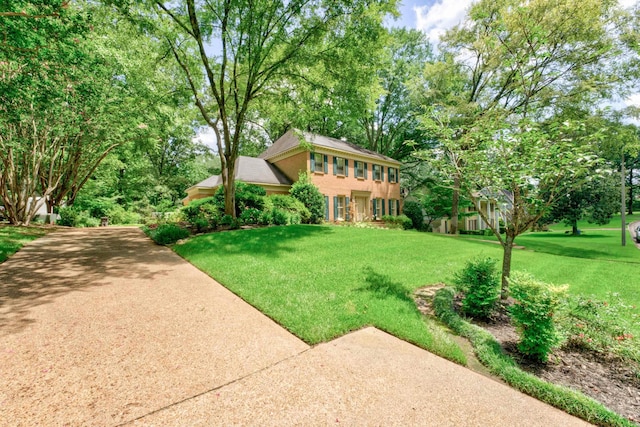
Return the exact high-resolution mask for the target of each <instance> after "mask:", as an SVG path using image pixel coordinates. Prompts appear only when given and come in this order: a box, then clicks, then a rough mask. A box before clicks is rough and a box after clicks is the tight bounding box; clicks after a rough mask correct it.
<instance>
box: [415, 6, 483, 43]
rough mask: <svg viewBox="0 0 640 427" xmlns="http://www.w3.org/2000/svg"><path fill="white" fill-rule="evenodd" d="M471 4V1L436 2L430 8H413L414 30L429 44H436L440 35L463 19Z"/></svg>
mask: <svg viewBox="0 0 640 427" xmlns="http://www.w3.org/2000/svg"><path fill="white" fill-rule="evenodd" d="M472 3H473V0H436V3H434V4H433V5H431V6H414V8H413V10H414V12H415V13H416V28H417V29H418V30H420V31H423V32H424V33H425V34H426V35H427V37H428V38H429V40H430V41H431V43H433V44H438V42H439V41H440V36H441V35H443V34H444V33H445V32H446V31H447V30H448V29H449V28H451V27H453V26H455V25H457V24H459V23H460V22H461V21H462V20H463V19H464V17H465V15H466V13H467V10H468V9H469V7H470V6H471V4H472Z"/></svg>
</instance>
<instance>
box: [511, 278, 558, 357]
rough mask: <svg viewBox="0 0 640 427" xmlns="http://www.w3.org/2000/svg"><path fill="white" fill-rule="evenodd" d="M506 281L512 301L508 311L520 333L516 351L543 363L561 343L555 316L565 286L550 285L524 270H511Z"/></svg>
mask: <svg viewBox="0 0 640 427" xmlns="http://www.w3.org/2000/svg"><path fill="white" fill-rule="evenodd" d="M509 282H510V283H509V289H510V292H511V296H512V297H513V299H514V300H515V304H514V305H512V306H511V307H510V308H509V312H510V314H511V319H512V321H513V323H514V324H515V325H516V327H517V328H518V332H519V333H520V343H519V344H518V350H520V352H521V353H522V354H524V355H525V356H527V357H529V358H531V359H534V360H537V361H542V362H545V361H546V360H547V358H548V356H549V353H550V352H551V350H552V349H553V348H554V347H555V346H557V345H558V344H559V343H560V336H559V334H558V333H557V332H556V327H555V322H554V315H555V314H556V311H557V309H558V307H559V305H560V302H561V298H563V297H564V296H565V294H566V287H552V286H550V285H548V284H546V283H544V282H541V281H539V280H536V279H535V278H534V277H533V276H531V275H529V274H524V273H513V274H512V275H511V277H510V279H509Z"/></svg>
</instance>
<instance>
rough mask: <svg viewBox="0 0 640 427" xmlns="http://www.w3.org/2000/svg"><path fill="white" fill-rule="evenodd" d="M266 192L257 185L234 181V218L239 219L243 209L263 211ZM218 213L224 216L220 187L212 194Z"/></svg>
mask: <svg viewBox="0 0 640 427" xmlns="http://www.w3.org/2000/svg"><path fill="white" fill-rule="evenodd" d="M266 195H267V191H266V190H265V189H264V188H262V187H260V186H259V185H254V184H247V183H245V182H242V181H236V216H237V217H240V215H242V211H244V210H245V209H257V210H259V211H261V210H263V209H264V203H265V197H266ZM213 198H214V199H215V201H216V206H217V207H218V212H219V213H220V215H223V214H224V187H223V186H222V185H221V186H220V187H218V190H217V191H216V193H215V194H214V196H213Z"/></svg>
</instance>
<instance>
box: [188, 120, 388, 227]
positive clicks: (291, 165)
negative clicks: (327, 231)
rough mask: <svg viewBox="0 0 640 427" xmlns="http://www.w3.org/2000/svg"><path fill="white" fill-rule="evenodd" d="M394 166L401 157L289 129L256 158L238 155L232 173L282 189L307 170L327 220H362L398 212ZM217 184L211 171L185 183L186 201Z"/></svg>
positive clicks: (272, 189)
mask: <svg viewBox="0 0 640 427" xmlns="http://www.w3.org/2000/svg"><path fill="white" fill-rule="evenodd" d="M399 168H400V162H398V161H396V160H394V159H392V158H390V157H387V156H384V155H382V154H379V153H376V152H374V151H371V150H367V149H364V148H362V147H359V146H357V145H354V144H351V143H348V142H346V141H342V140H339V139H335V138H329V137H325V136H321V135H315V134H311V133H308V132H300V131H297V130H290V131H289V132H287V133H285V134H284V135H283V136H282V137H280V138H279V139H278V140H277V141H275V142H274V143H273V145H271V147H269V148H268V149H267V150H266V151H264V152H263V153H262V154H260V156H259V157H258V158H251V157H240V158H239V159H238V161H237V163H236V179H237V180H240V181H244V182H247V183H251V184H256V185H260V186H263V187H264V188H265V189H266V190H267V194H279V193H280V194H282V193H287V192H288V191H289V188H290V187H291V184H292V183H293V182H295V181H296V180H297V179H298V177H299V175H300V173H301V172H307V173H308V174H309V176H310V177H311V181H312V182H313V183H314V184H315V185H316V186H317V187H318V189H319V190H320V192H321V193H322V194H323V195H324V198H325V208H326V209H325V219H326V220H327V221H350V220H352V221H367V220H374V219H379V218H381V217H382V216H383V215H399V214H400V210H401V199H400V174H399V172H400V170H399ZM220 185H222V180H221V179H220V176H212V177H210V178H207V179H206V180H204V181H202V182H200V183H198V184H196V185H194V186H193V187H190V188H188V189H187V194H188V196H187V198H185V200H184V202H185V204H187V203H188V202H189V201H190V200H194V199H198V198H201V197H208V196H211V195H213V193H215V191H216V189H217V187H219V186H220Z"/></svg>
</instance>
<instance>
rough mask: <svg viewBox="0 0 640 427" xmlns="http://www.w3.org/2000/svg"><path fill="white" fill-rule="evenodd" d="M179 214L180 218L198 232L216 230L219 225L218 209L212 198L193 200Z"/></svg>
mask: <svg viewBox="0 0 640 427" xmlns="http://www.w3.org/2000/svg"><path fill="white" fill-rule="evenodd" d="M181 212H182V218H183V219H184V220H185V221H186V222H187V223H189V225H191V227H193V228H194V229H195V230H196V231H198V232H200V231H204V230H207V229H213V228H216V227H217V226H218V224H219V223H220V217H221V215H220V208H219V206H218V205H217V201H216V199H215V198H214V197H206V198H204V199H198V200H194V201H192V202H191V203H189V204H188V205H187V206H185V207H183V208H182V211H181Z"/></svg>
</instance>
